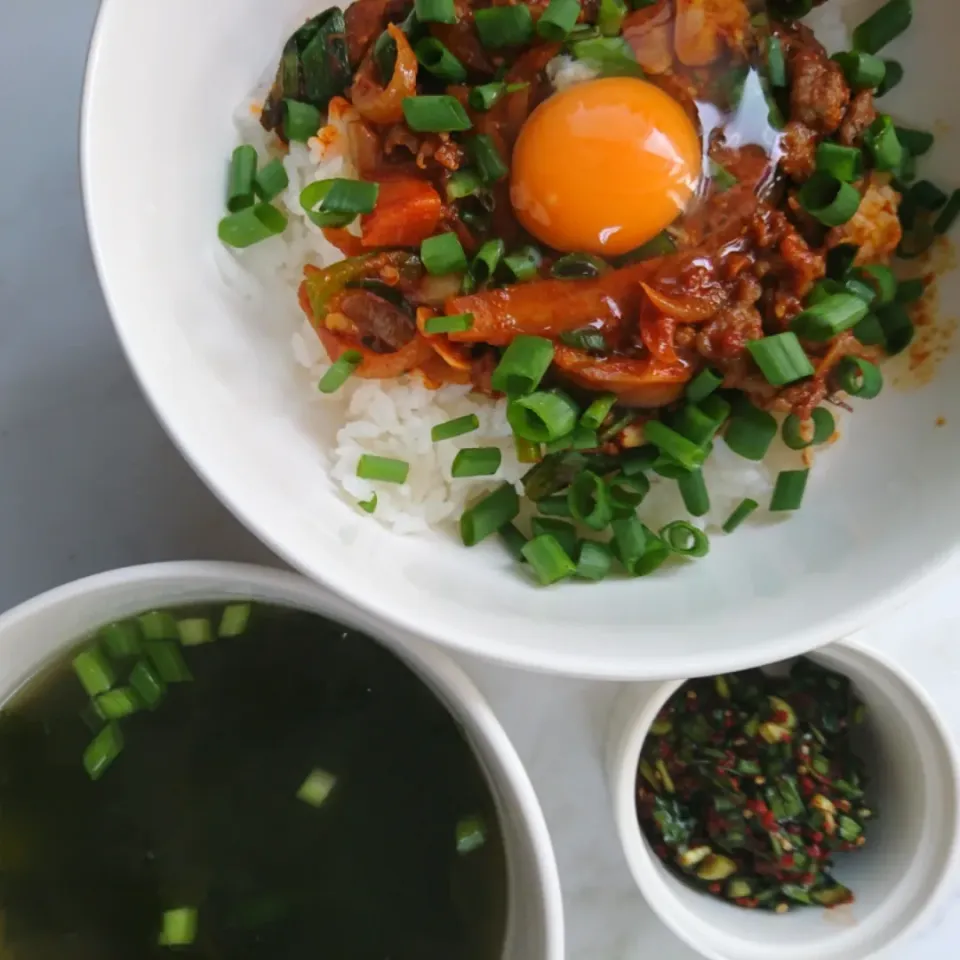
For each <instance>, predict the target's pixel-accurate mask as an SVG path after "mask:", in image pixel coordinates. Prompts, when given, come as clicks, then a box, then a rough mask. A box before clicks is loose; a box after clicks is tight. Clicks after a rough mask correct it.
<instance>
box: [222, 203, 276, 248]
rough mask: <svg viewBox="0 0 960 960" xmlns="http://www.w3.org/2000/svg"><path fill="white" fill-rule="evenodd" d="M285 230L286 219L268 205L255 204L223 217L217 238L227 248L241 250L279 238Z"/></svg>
mask: <svg viewBox="0 0 960 960" xmlns="http://www.w3.org/2000/svg"><path fill="white" fill-rule="evenodd" d="M286 229H287V217H286V215H285V214H283V213H281V212H280V211H279V210H278V209H277V208H276V207H272V206H270V204H269V203H257V204H255V205H254V206H252V207H247V209H246V210H240V211H239V212H238V213H231V214H230V215H229V216H227V217H224V218H223V219H222V220H221V221H220V224H219V226H218V227H217V236H218V237H219V238H220V242H221V243H225V244H226V245H227V246H228V247H235V248H236V249H237V250H243V249H245V248H247V247H252V246H253V245H254V244H255V243H260V242H261V241H263V240H269V239H270V237H276V236H279V235H280V234H281V233H283V231H284V230H286Z"/></svg>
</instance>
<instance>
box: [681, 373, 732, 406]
mask: <svg viewBox="0 0 960 960" xmlns="http://www.w3.org/2000/svg"><path fill="white" fill-rule="evenodd" d="M722 383H723V375H722V374H719V373H717V372H716V370H711V369H710V368H709V367H707V368H706V369H704V370H701V371H700V372H699V373H698V374H697V375H696V376H695V377H694V378H693V379H692V380H691V381H690V383H689V384H688V385H687V391H686V393H687V399H688V400H690V401H692V402H693V403H699V402H700V401H701V400H706V398H707V397H709V396H710V394H711V393H713V392H714V390H716V389H717V388H718V387H719V386H720V385H721V384H722Z"/></svg>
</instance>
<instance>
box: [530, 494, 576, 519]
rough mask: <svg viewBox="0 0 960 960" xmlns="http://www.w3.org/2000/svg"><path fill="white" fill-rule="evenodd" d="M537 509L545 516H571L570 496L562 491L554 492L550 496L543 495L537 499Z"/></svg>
mask: <svg viewBox="0 0 960 960" xmlns="http://www.w3.org/2000/svg"><path fill="white" fill-rule="evenodd" d="M537 509H538V510H539V511H540V513H542V514H543V515H544V516H545V517H572V516H573V511H572V510H571V509H570V498H569V497H568V496H567V494H564V493H555V494H554V495H553V496H551V497H544V498H543V499H542V500H538V501H537Z"/></svg>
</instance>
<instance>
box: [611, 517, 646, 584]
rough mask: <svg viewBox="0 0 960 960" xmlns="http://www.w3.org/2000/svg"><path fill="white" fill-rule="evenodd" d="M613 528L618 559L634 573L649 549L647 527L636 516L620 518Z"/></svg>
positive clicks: (614, 522)
mask: <svg viewBox="0 0 960 960" xmlns="http://www.w3.org/2000/svg"><path fill="white" fill-rule="evenodd" d="M612 526H613V542H614V543H615V544H616V549H617V558H618V559H619V560H620V563H621V564H623V567H624V569H625V570H627V571H628V572H630V573H633V572H634V570H635V569H636V566H637V564H638V563H639V561H640V560H641V558H642V557H643V554H644V552H645V551H646V549H647V530H646V527H644V525H643V524H642V523H641V522H640V519H639V518H638V517H635V516H629V517H618V518H617V519H616V520H614V521H613V524H612Z"/></svg>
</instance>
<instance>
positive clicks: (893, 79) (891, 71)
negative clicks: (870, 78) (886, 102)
mask: <svg viewBox="0 0 960 960" xmlns="http://www.w3.org/2000/svg"><path fill="white" fill-rule="evenodd" d="M902 80H903V67H902V66H901V64H900V61H899V60H884V61H883V80H881V81H880V86H879V87H877V90H876V93H875V94H874V96H876V97H882V96H883V95H884V94H887V93H889V92H890V91H891V90H892V89H893V88H894V87H898V86H900V82H901V81H902Z"/></svg>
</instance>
